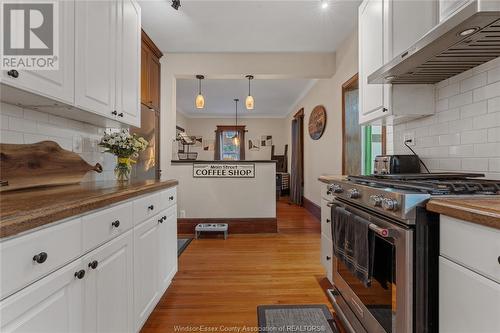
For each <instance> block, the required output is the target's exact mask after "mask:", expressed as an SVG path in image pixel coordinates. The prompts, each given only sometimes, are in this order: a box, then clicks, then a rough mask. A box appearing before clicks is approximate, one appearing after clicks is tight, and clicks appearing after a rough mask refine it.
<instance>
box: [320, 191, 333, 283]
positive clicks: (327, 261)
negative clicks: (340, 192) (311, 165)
mask: <svg viewBox="0 0 500 333" xmlns="http://www.w3.org/2000/svg"><path fill="white" fill-rule="evenodd" d="M324 188H327V186H326V185H325V187H324ZM326 193H328V191H322V198H321V258H320V259H321V264H322V265H323V267H324V268H325V271H326V277H327V278H328V280H330V283H332V284H333V244H332V221H331V218H332V217H331V215H332V213H331V212H332V208H331V207H330V206H329V203H330V202H331V200H332V199H333V197H331V196H330V195H329V194H326Z"/></svg>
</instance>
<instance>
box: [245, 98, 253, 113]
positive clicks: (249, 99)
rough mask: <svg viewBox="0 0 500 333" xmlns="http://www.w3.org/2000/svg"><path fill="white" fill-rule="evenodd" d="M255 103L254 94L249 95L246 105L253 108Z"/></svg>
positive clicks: (249, 108)
mask: <svg viewBox="0 0 500 333" xmlns="http://www.w3.org/2000/svg"><path fill="white" fill-rule="evenodd" d="M254 103H255V102H254V100H253V96H252V95H248V96H247V99H246V100H245V106H246V108H247V110H253V108H254Z"/></svg>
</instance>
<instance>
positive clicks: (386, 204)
mask: <svg viewBox="0 0 500 333" xmlns="http://www.w3.org/2000/svg"><path fill="white" fill-rule="evenodd" d="M398 206H399V204H398V202H397V200H394V199H390V198H385V199H383V200H382V208H384V209H385V210H392V211H395V210H398Z"/></svg>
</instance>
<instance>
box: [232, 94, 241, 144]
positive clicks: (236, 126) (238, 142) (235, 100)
mask: <svg viewBox="0 0 500 333" xmlns="http://www.w3.org/2000/svg"><path fill="white" fill-rule="evenodd" d="M239 101H240V100H239V99H238V98H235V99H234V104H235V108H236V122H235V124H236V125H235V133H234V136H233V143H234V145H235V146H239V145H240V138H239V137H238V132H239V131H238V102H239Z"/></svg>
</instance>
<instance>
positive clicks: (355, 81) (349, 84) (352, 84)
mask: <svg viewBox="0 0 500 333" xmlns="http://www.w3.org/2000/svg"><path fill="white" fill-rule="evenodd" d="M358 87H359V74H358V73H356V74H354V75H353V76H352V77H351V78H350V79H349V80H347V81H346V82H344V83H343V84H342V174H345V171H346V147H345V146H346V144H347V140H346V128H345V118H346V117H345V94H346V93H347V92H348V91H350V90H354V89H356V88H358ZM358 106H359V100H358Z"/></svg>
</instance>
